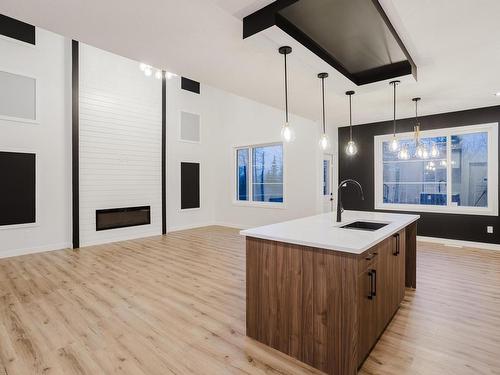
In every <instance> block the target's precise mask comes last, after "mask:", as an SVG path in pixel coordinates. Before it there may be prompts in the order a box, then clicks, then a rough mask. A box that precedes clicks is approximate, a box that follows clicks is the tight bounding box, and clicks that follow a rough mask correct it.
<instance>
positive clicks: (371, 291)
mask: <svg viewBox="0 0 500 375" xmlns="http://www.w3.org/2000/svg"><path fill="white" fill-rule="evenodd" d="M368 277H369V278H370V294H368V299H373V273H372V270H369V271H368Z"/></svg>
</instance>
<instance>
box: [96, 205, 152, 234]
mask: <svg viewBox="0 0 500 375" xmlns="http://www.w3.org/2000/svg"><path fill="white" fill-rule="evenodd" d="M95 216H96V220H95V223H96V230H97V231H101V230H107V229H116V228H126V227H134V226H137V225H147V224H151V206H140V207H123V208H110V209H105V210H96V213H95Z"/></svg>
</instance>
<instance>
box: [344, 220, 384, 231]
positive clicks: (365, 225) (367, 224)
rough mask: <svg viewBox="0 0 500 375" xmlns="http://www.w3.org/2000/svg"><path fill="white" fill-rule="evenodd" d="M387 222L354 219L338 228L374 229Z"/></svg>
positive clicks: (381, 226)
mask: <svg viewBox="0 0 500 375" xmlns="http://www.w3.org/2000/svg"><path fill="white" fill-rule="evenodd" d="M388 224H389V223H377V222H374V221H354V222H352V223H349V224H346V225H342V226H341V227H340V228H345V229H358V230H367V231H376V230H378V229H380V228H383V227H385V226H386V225H388Z"/></svg>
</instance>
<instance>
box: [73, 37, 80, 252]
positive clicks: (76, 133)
mask: <svg viewBox="0 0 500 375" xmlns="http://www.w3.org/2000/svg"><path fill="white" fill-rule="evenodd" d="M71 65H72V67H71V68H72V69H71V85H72V93H71V107H72V108H71V112H72V129H71V138H72V140H71V146H72V164H71V167H72V168H71V169H72V200H73V202H72V204H73V249H76V248H78V247H80V84H79V79H80V74H79V45H78V42H77V41H76V40H73V41H72V42H71Z"/></svg>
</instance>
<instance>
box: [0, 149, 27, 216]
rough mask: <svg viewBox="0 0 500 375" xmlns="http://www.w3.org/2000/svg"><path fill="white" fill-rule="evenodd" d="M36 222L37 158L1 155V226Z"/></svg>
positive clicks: (7, 153)
mask: <svg viewBox="0 0 500 375" xmlns="http://www.w3.org/2000/svg"><path fill="white" fill-rule="evenodd" d="M35 221H36V155H35V154H28V153H20V152H0V226H1V225H15V224H28V223H34V222H35Z"/></svg>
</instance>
